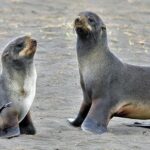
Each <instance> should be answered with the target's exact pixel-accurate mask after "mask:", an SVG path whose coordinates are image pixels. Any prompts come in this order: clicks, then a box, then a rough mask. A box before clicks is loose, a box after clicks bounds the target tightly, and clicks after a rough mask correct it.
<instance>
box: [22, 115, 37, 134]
mask: <svg viewBox="0 0 150 150" xmlns="http://www.w3.org/2000/svg"><path fill="white" fill-rule="evenodd" d="M19 127H20V132H21V134H29V135H34V134H36V129H35V127H34V125H33V122H32V120H31V114H30V112H28V114H27V115H26V116H25V118H24V119H23V120H22V121H21V122H20V124H19Z"/></svg>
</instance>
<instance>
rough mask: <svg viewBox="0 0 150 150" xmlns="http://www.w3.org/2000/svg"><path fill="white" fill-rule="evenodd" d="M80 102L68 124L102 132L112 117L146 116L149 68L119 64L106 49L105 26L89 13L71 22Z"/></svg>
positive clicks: (149, 100)
mask: <svg viewBox="0 0 150 150" xmlns="http://www.w3.org/2000/svg"><path fill="white" fill-rule="evenodd" d="M74 28H75V30H76V33H77V57H78V63H79V74H80V82H81V87H82V91H83V102H82V104H81V108H80V111H79V113H78V115H77V117H76V118H75V119H68V121H69V122H70V124H72V125H73V126H76V127H79V126H81V128H82V129H83V130H84V131H89V132H93V133H97V134H102V133H104V132H106V131H107V125H108V122H109V120H110V119H111V118H112V117H124V118H133V119H150V67H142V66H135V65H130V64H126V63H123V62H122V61H120V59H118V58H117V57H116V56H115V55H114V54H113V53H112V52H111V51H110V49H109V47H108V43H107V31H106V26H105V24H104V22H103V21H102V19H101V18H100V17H99V16H98V15H97V14H95V13H93V12H81V13H80V14H79V16H78V17H77V18H76V19H75V21H74Z"/></svg>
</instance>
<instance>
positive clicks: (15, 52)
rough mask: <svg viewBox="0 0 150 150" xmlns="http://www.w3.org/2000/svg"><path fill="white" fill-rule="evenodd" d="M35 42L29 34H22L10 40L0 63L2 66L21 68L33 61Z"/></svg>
mask: <svg viewBox="0 0 150 150" xmlns="http://www.w3.org/2000/svg"><path fill="white" fill-rule="evenodd" d="M36 47H37V42H36V40H34V39H31V38H30V37H29V36H23V37H20V38H17V39H16V40H13V41H12V42H10V43H9V44H8V45H7V46H6V48H5V50H4V52H3V54H2V65H3V66H5V67H3V69H4V68H9V69H10V68H12V69H16V70H18V69H20V70H21V69H23V68H25V66H26V65H28V64H29V63H31V62H32V61H33V59H32V58H33V56H34V54H35V51H36Z"/></svg>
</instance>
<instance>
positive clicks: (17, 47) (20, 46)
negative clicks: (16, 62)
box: [15, 43, 24, 51]
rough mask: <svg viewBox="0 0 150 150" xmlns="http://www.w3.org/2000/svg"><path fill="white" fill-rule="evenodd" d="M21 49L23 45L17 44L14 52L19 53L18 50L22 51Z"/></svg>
mask: <svg viewBox="0 0 150 150" xmlns="http://www.w3.org/2000/svg"><path fill="white" fill-rule="evenodd" d="M23 47H24V43H18V44H17V45H16V48H15V50H16V51H20V50H22V49H23Z"/></svg>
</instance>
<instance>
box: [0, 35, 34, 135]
mask: <svg viewBox="0 0 150 150" xmlns="http://www.w3.org/2000/svg"><path fill="white" fill-rule="evenodd" d="M36 47H37V42H36V40H34V39H32V38H31V37H29V36H23V37H19V38H17V39H15V40H13V41H11V42H10V43H9V44H8V45H7V46H6V47H5V49H4V51H3V53H2V59H1V60H2V73H1V75H0V136H1V137H8V138H10V137H14V136H18V135H19V134H20V133H21V134H35V128H34V126H33V123H32V120H31V116H30V107H31V104H32V102H33V100H34V97H35V91H36V77H37V75H36V70H35V66H34V61H33V57H34V54H35V52H36Z"/></svg>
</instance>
